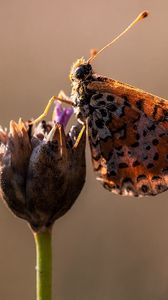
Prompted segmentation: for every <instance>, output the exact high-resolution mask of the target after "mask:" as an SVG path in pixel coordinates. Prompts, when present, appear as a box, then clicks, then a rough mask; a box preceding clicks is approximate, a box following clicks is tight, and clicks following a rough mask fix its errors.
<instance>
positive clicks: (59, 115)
mask: <svg viewBox="0 0 168 300" xmlns="http://www.w3.org/2000/svg"><path fill="white" fill-rule="evenodd" d="M72 114H73V108H72V107H70V108H65V107H62V104H61V103H60V102H59V101H57V100H56V101H55V109H54V112H53V118H52V119H53V122H55V123H59V124H61V125H63V127H64V128H65V127H66V125H67V123H68V121H69V119H70V117H71V116H72Z"/></svg>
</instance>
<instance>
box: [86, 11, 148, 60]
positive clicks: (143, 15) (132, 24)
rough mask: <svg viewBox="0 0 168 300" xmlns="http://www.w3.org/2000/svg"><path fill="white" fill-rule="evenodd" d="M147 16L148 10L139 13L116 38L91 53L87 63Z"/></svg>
mask: <svg viewBox="0 0 168 300" xmlns="http://www.w3.org/2000/svg"><path fill="white" fill-rule="evenodd" d="M147 16H148V12H147V11H144V12H142V13H140V14H139V15H138V16H137V17H136V19H135V20H134V21H133V22H132V23H131V24H130V25H129V26H128V27H127V28H126V29H125V30H124V31H122V32H121V33H120V34H119V35H118V36H117V37H116V38H114V39H113V40H112V41H111V42H110V43H108V44H107V45H105V46H104V47H103V48H102V49H100V50H99V51H98V52H97V53H96V54H95V55H92V56H91V57H90V58H89V59H88V61H87V62H88V63H90V62H91V61H93V60H94V59H95V58H96V57H97V56H98V55H99V54H100V53H101V52H103V51H104V50H105V49H106V48H108V47H110V46H111V45H112V44H113V43H115V42H116V41H117V40H118V39H119V38H120V37H121V36H123V35H124V34H125V33H126V32H127V31H128V30H129V29H131V28H132V27H133V26H134V25H135V24H136V23H138V22H139V21H141V20H143V19H144V18H146V17H147Z"/></svg>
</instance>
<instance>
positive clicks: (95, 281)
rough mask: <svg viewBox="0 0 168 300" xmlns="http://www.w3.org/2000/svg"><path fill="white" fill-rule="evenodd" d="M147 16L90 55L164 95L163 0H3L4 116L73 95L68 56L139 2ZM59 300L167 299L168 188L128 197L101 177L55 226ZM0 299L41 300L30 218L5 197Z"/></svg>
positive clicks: (99, 41) (167, 43)
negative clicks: (156, 193)
mask: <svg viewBox="0 0 168 300" xmlns="http://www.w3.org/2000/svg"><path fill="white" fill-rule="evenodd" d="M144 9H148V10H149V11H150V17H149V18H148V19H146V20H144V21H143V22H142V23H141V24H140V23H139V25H137V26H136V28H134V29H132V30H131V31H130V32H129V33H128V34H127V36H125V37H123V38H122V39H121V40H120V41H119V42H117V43H116V44H115V45H113V47H112V48H110V49H108V50H106V51H105V52H104V53H103V54H101V55H100V56H99V58H97V60H96V61H95V62H94V68H95V69H96V70H97V72H98V73H100V74H103V75H106V76H110V77H113V78H115V79H118V80H120V81H123V82H128V83H130V84H132V85H135V86H137V87H139V88H143V89H145V90H147V91H149V92H152V93H154V94H158V95H160V96H162V97H165V98H168V76H167V74H168V60H167V54H168V1H167V0H163V1H162V0H160V1H158V0H153V1H152V0H150V1H146V0H125V1H113V0H104V1H99V0H92V1H88V0H85V1H80V0H78V1H77V0H72V1H60V0H57V1H56V0H55V1H54V0H50V1H44V0H29V1H27V0H15V1H12V0H10V1H9V0H6V1H3V0H1V1H0V123H1V124H2V125H3V126H8V123H9V120H10V119H15V120H17V119H18V118H19V117H20V116H22V117H23V118H24V119H29V118H30V117H32V116H33V117H36V116H38V115H39V114H40V113H41V111H42V110H43V108H44V106H45V105H46V103H47V100H48V99H49V98H50V96H52V95H54V94H57V93H58V92H59V90H60V89H64V91H65V92H66V93H70V82H69V79H68V74H69V69H70V66H71V64H72V63H73V62H74V60H76V59H77V58H79V57H81V56H85V57H86V58H87V57H88V54H89V50H90V48H92V47H96V48H100V47H102V46H104V45H105V43H106V42H109V41H110V40H111V39H112V38H113V37H114V36H115V35H116V34H118V33H120V31H121V30H122V29H123V28H124V27H125V26H126V25H128V24H129V22H130V21H132V20H133V18H134V17H135V16H136V15H137V14H138V13H139V12H140V11H142V10H144ZM53 244H54V249H53V255H54V270H53V272H54V278H53V299H59V300H79V299H80V300H111V299H115V300H132V299H134V300H146V299H148V300H166V299H168V192H165V193H163V194H162V195H159V196H157V197H148V198H140V199H137V198H136V199H135V198H129V197H128V198H122V197H120V196H116V195H114V194H110V193H109V192H108V191H106V190H105V189H103V188H102V187H101V185H100V183H99V182H97V181H96V179H95V174H93V171H92V166H91V162H90V153H89V147H87V180H86V185H85V187H84V189H83V191H82V193H81V195H80V197H79V199H78V200H77V202H76V203H75V205H74V206H73V208H72V209H71V211H69V213H67V214H66V215H65V216H64V217H63V218H61V219H60V220H58V221H57V222H56V223H55V226H54V232H53ZM0 299H3V300H9V299H13V300H15V299H17V300H18V299H24V300H30V299H35V247H34V241H33V237H32V234H31V232H30V230H29V228H28V226H27V224H26V223H25V222H24V221H22V220H20V219H17V218H15V217H14V216H13V215H12V214H11V213H10V212H9V211H8V210H7V209H6V207H5V206H4V204H3V203H2V202H0Z"/></svg>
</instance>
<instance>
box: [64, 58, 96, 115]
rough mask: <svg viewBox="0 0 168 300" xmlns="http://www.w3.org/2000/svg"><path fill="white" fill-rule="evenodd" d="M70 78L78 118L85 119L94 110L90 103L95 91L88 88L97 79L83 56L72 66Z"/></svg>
mask: <svg viewBox="0 0 168 300" xmlns="http://www.w3.org/2000/svg"><path fill="white" fill-rule="evenodd" d="M70 79H71V82H72V92H71V99H72V100H73V103H74V111H75V114H76V116H77V118H78V119H80V120H82V121H84V120H85V119H86V118H87V117H88V116H89V115H90V114H91V112H92V110H93V107H92V105H91V103H90V99H91V97H92V95H93V92H92V91H91V90H89V89H88V88H87V86H88V84H89V83H91V82H92V81H94V80H95V76H94V73H93V69H92V66H91V65H90V64H89V63H87V62H85V60H84V59H83V58H81V59H79V60H77V62H75V63H74V64H73V66H72V68H71V72H70Z"/></svg>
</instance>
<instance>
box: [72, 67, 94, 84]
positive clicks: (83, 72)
mask: <svg viewBox="0 0 168 300" xmlns="http://www.w3.org/2000/svg"><path fill="white" fill-rule="evenodd" d="M91 74H92V67H91V65H90V64H82V65H80V66H79V67H78V68H76V69H75V71H74V74H73V76H74V77H75V78H76V79H78V80H84V79H86V78H88V76H89V75H91Z"/></svg>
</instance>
